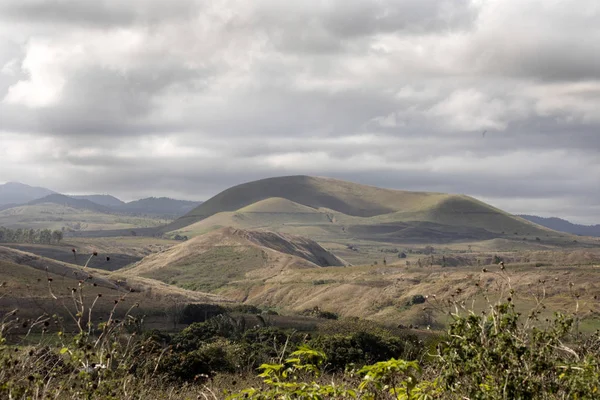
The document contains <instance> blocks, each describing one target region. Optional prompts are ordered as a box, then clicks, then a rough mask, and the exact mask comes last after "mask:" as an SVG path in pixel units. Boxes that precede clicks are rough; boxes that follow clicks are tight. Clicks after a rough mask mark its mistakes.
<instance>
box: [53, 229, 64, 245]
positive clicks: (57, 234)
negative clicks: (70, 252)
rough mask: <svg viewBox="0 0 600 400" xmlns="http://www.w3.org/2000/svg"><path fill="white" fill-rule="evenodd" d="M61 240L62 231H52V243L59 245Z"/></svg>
mask: <svg viewBox="0 0 600 400" xmlns="http://www.w3.org/2000/svg"><path fill="white" fill-rule="evenodd" d="M62 239H63V233H62V231H58V230H56V231H53V232H52V241H53V242H55V243H56V244H59V243H60V241H61V240H62Z"/></svg>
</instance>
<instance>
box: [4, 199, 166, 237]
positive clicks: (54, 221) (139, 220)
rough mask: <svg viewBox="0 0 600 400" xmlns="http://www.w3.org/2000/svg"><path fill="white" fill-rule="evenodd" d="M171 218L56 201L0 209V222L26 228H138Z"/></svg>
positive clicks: (81, 229) (157, 223)
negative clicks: (124, 212)
mask: <svg viewBox="0 0 600 400" xmlns="http://www.w3.org/2000/svg"><path fill="white" fill-rule="evenodd" d="M167 222H169V220H166V219H162V218H150V217H133V216H125V215H119V214H110V213H102V212H98V211H91V210H85V209H79V208H73V207H69V206H64V205H58V204H54V203H46V204H35V205H25V206H18V207H13V208H9V209H7V210H3V211H0V226H4V227H7V228H12V229H16V228H23V229H52V230H54V229H58V230H60V229H62V228H63V227H64V228H66V229H69V230H74V231H94V230H102V229H136V228H147V227H155V226H159V225H163V224H165V223H167Z"/></svg>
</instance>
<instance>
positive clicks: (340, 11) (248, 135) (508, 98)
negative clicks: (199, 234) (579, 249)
mask: <svg viewBox="0 0 600 400" xmlns="http://www.w3.org/2000/svg"><path fill="white" fill-rule="evenodd" d="M598 21H600V8H599V7H598V6H597V1H596V0H575V1H572V2H548V1H543V0H520V1H516V0H497V1H480V0H471V1H462V0H449V1H444V2H437V1H423V0H403V1H391V0H383V1H379V2H366V1H360V0H351V1H340V0H333V1H331V2H326V3H323V2H315V1H313V2H311V1H307V2H283V3H282V2H273V1H269V0H259V1H255V2H243V1H239V0H223V1H222V2H219V3H217V4H208V3H205V2H201V1H198V0H182V1H179V2H176V3H173V2H169V1H166V0H152V1H150V2H122V1H116V0H108V1H103V2H96V1H91V0H89V1H88V0H83V1H81V0H65V1H61V2H51V3H48V2H44V1H40V0H27V1H18V2H2V3H0V22H1V23H0V115H2V118H0V159H2V161H3V163H2V165H1V168H0V181H17V182H26V183H27V184H30V185H32V186H41V187H49V188H50V189H52V190H55V191H57V192H60V193H72V194H75V195H79V194H89V193H109V194H111V195H113V196H116V197H117V198H119V199H126V201H132V200H133V199H139V198H147V197H151V196H155V197H162V196H164V197H169V198H175V199H183V200H192V201H199V200H198V199H204V200H207V199H208V198H210V197H211V196H213V195H215V194H217V193H219V192H221V191H222V190H224V189H227V188H229V187H231V186H234V185H236V184H240V183H244V182H250V181H254V180H257V179H263V178H268V177H275V176H287V175H298V174H302V175H311V176H314V175H323V176H328V177H332V178H336V179H342V180H346V181H351V182H356V183H360V184H368V185H372V186H377V187H384V188H394V189H400V190H410V191H435V192H443V193H464V194H468V195H469V196H472V197H475V198H477V199H480V200H482V201H484V202H486V203H489V204H492V205H494V206H496V207H498V208H500V209H503V210H506V211H508V212H511V213H514V214H516V213H519V214H521V213H524V214H534V215H539V216H545V217H546V216H556V217H560V218H563V219H566V220H569V221H572V222H576V223H584V224H591V225H593V224H600V204H599V203H598V201H597V199H598V198H600V185H598V182H599V181H600V158H599V157H598V151H599V150H600V135H598V132H599V131H600V116H599V114H598V110H600V56H598V55H599V54H600V24H599V23H598Z"/></svg>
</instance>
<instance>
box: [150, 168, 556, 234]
mask: <svg viewBox="0 0 600 400" xmlns="http://www.w3.org/2000/svg"><path fill="white" fill-rule="evenodd" d="M223 226H232V227H238V228H244V229H267V230H275V231H278V232H285V233H290V234H298V235H304V236H308V237H311V238H312V239H315V240H338V239H353V238H355V239H364V240H376V241H392V242H393V241H396V242H397V241H400V242H415V241H416V242H432V241H433V242H437V241H452V240H477V239H491V238H494V237H508V236H510V237H514V236H515V235H516V236H519V237H520V238H521V237H530V238H533V237H538V236H544V237H548V236H558V233H556V232H554V231H552V230H549V229H547V228H544V227H542V226H539V225H536V224H534V223H531V222H529V221H526V220H524V219H522V218H520V217H516V216H514V215H511V214H509V213H506V212H504V211H502V210H500V209H498V208H495V207H493V206H490V205H488V204H486V203H483V202H481V201H479V200H477V199H474V198H472V197H469V196H465V195H455V194H445V193H430V192H410V191H401V190H392V189H382V188H377V187H373V186H367V185H361V184H356V183H351V182H345V181H340V180H336V179H329V178H317V177H309V176H289V177H279V178H269V179H263V180H259V181H255V182H249V183H245V184H242V185H238V186H234V187H232V188H230V189H227V190H225V191H223V192H221V193H219V194H217V195H216V196H214V197H213V198H211V199H209V200H208V201H206V202H205V203H203V204H201V205H200V206H199V207H196V208H195V209H194V210H192V211H191V212H189V213H188V214H186V215H184V216H183V217H181V218H179V219H177V220H175V221H174V222H173V223H171V224H169V225H167V226H166V227H165V228H163V229H162V231H163V232H173V233H175V232H176V233H178V234H182V235H187V236H195V235H198V234H202V233H205V232H208V231H211V230H213V229H216V228H219V227H223Z"/></svg>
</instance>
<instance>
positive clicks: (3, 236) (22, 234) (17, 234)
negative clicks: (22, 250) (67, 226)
mask: <svg viewBox="0 0 600 400" xmlns="http://www.w3.org/2000/svg"><path fill="white" fill-rule="evenodd" d="M62 239H63V232H62V231H60V230H50V229H23V228H18V229H10V228H5V227H3V226H0V243H39V244H53V243H56V244H58V243H60V241H61V240H62Z"/></svg>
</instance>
